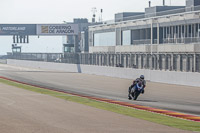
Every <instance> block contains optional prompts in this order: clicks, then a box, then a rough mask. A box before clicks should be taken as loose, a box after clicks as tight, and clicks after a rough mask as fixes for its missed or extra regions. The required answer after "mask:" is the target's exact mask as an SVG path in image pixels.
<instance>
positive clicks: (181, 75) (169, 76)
mask: <svg viewBox="0 0 200 133" xmlns="http://www.w3.org/2000/svg"><path fill="white" fill-rule="evenodd" d="M7 64H8V65H13V66H19V67H28V68H36V69H47V70H55V71H65V72H77V73H84V74H94V75H103V76H109V77H116V78H125V79H135V78H137V77H139V76H140V75H145V79H146V80H148V81H151V82H159V83H168V84H177V85H187V86H196V87H200V73H195V72H174V71H160V70H148V69H133V68H118V67H106V66H93V65H80V64H64V63H52V62H39V61H25V60H12V59H8V60H7Z"/></svg>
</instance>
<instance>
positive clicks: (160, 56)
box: [8, 53, 200, 72]
mask: <svg viewBox="0 0 200 133" xmlns="http://www.w3.org/2000/svg"><path fill="white" fill-rule="evenodd" d="M8 58H10V59H19V60H31V61H45V62H57V63H69V64H85V65H98V66H108V67H123V68H135V69H151V70H168V71H183V72H200V54H195V53H187V54H181V53H180V54H174V53H153V54H150V53H93V54H91V53H68V54H62V53H21V54H18V55H9V56H8Z"/></svg>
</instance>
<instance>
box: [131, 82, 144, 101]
mask: <svg viewBox="0 0 200 133" xmlns="http://www.w3.org/2000/svg"><path fill="white" fill-rule="evenodd" d="M141 93H142V94H143V93H144V87H143V85H142V84H141V83H137V84H136V85H134V86H133V87H132V88H129V94H128V99H129V100H132V99H133V100H137V98H138V96H139V95H140V94H141Z"/></svg>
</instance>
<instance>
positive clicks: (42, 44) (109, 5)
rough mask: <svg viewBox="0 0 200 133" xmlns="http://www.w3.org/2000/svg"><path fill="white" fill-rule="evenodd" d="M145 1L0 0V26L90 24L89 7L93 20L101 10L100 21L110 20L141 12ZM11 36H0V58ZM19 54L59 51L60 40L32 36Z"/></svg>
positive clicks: (179, 0)
mask: <svg viewBox="0 0 200 133" xmlns="http://www.w3.org/2000/svg"><path fill="white" fill-rule="evenodd" d="M148 1H149V0H1V1H0V16H1V17H0V18H1V19H0V23H1V24H7V23H8V24H11V23H12V24H17V23H20V24H25V23H31V24H37V23H62V22H63V21H67V22H71V21H73V18H88V19H89V21H91V18H92V12H91V9H92V8H93V7H96V8H97V13H96V15H97V20H98V18H99V15H100V9H103V20H110V19H114V14H115V13H118V12H134V11H135V12H139V11H141V12H142V11H144V8H145V7H147V6H148ZM151 1H152V6H155V5H162V0H151ZM185 1H186V0H171V2H170V0H166V5H170V3H171V5H181V6H183V5H185ZM11 44H12V37H0V55H1V54H5V53H6V52H8V51H11ZM22 49H23V52H61V51H62V38H61V37H41V38H39V39H38V38H37V37H33V38H31V40H30V44H24V45H23V48H22Z"/></svg>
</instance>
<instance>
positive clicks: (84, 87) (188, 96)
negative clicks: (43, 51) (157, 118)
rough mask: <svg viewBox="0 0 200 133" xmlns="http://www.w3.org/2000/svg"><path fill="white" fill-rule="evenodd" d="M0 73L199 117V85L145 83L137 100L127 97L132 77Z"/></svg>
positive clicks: (0, 68)
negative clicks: (144, 87) (143, 90)
mask: <svg viewBox="0 0 200 133" xmlns="http://www.w3.org/2000/svg"><path fill="white" fill-rule="evenodd" d="M0 76H4V77H7V78H10V79H14V80H18V81H21V82H26V83H30V84H34V85H40V86H43V87H48V88H53V89H60V90H64V91H67V92H73V93H78V94H84V95H89V96H95V97H101V98H109V99H113V100H118V101H124V102H130V103H133V104H138V105H144V106H149V107H154V108H159V109H165V110H171V111H176V112H181V113H187V114H192V115H196V116H200V87H189V86H180V85H170V84H161V83H152V82H147V88H146V90H145V94H144V95H140V96H139V98H138V100H137V101H130V100H128V99H127V91H128V87H129V85H130V84H131V83H132V80H127V79H120V78H111V77H105V76H96V75H87V74H80V73H70V72H69V73H68V72H61V71H47V70H37V69H29V68H21V67H14V66H8V65H0Z"/></svg>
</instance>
